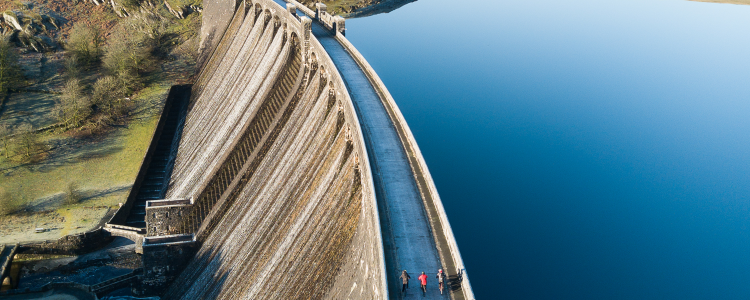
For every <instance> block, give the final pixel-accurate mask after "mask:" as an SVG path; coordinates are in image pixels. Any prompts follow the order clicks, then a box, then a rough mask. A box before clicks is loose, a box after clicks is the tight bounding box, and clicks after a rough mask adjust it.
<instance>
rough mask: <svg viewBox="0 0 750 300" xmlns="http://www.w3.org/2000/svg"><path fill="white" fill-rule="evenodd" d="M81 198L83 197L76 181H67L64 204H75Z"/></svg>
mask: <svg viewBox="0 0 750 300" xmlns="http://www.w3.org/2000/svg"><path fill="white" fill-rule="evenodd" d="M81 199H83V194H82V193H81V191H80V187H79V186H78V183H76V182H71V183H68V186H67V187H66V188H65V198H64V202H65V204H66V205H72V204H77V203H78V202H81Z"/></svg>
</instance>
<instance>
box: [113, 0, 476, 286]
mask: <svg viewBox="0 0 750 300" xmlns="http://www.w3.org/2000/svg"><path fill="white" fill-rule="evenodd" d="M204 5H205V11H204V16H203V18H204V22H203V23H204V28H203V29H202V30H203V31H202V37H203V40H202V45H203V50H202V51H203V52H202V53H204V54H205V55H204V58H205V59H204V60H203V62H202V67H201V69H200V71H199V73H198V75H197V77H196V79H195V82H194V84H193V85H192V86H175V87H173V88H172V90H171V91H170V94H169V96H168V99H167V104H166V106H165V109H164V113H163V115H162V119H161V120H160V121H159V125H157V132H156V133H155V134H154V138H153V140H152V144H151V146H150V148H149V150H148V151H149V152H148V153H147V155H146V158H145V159H144V163H143V165H142V167H141V171H140V172H139V175H138V179H137V180H136V183H135V184H134V188H133V191H132V192H131V194H130V196H129V198H128V201H127V203H125V204H124V205H123V207H122V208H121V209H120V210H119V211H118V212H117V213H116V214H115V216H114V217H113V218H112V220H111V221H110V222H109V223H108V224H107V225H106V226H105V231H107V232H109V233H110V234H111V235H113V236H122V237H126V238H129V239H131V240H134V241H135V242H136V252H138V253H141V254H142V256H141V257H142V260H143V274H142V275H140V277H139V280H138V282H139V283H138V285H139V286H138V287H137V290H139V293H140V294H142V295H160V296H162V297H163V298H165V299H386V298H391V299H412V298H413V299H416V298H422V297H423V295H422V292H421V291H420V290H419V283H418V282H417V277H418V276H419V274H420V272H422V271H424V272H425V273H427V275H428V276H429V279H428V290H427V293H426V294H425V295H424V296H426V297H428V298H429V299H473V298H474V296H473V293H472V291H471V286H470V284H469V279H468V275H467V273H466V270H465V268H464V265H463V262H462V260H461V256H460V252H459V251H458V247H457V245H456V242H455V239H454V237H453V233H452V231H451V228H450V224H449V222H448V220H447V216H446V214H445V211H444V209H443V206H442V203H441V202H440V197H439V195H438V193H437V189H436V188H435V185H434V183H433V181H432V178H431V176H430V174H429V171H428V169H427V166H426V163H425V162H424V159H423V157H422V155H421V153H420V152H419V148H418V147H417V144H416V141H415V140H414V137H413V136H412V134H411V132H410V130H409V128H408V126H407V124H406V121H405V120H404V118H403V116H402V115H401V113H400V111H399V110H398V107H397V106H396V103H395V101H394V100H393V98H392V97H391V95H390V94H389V93H388V91H387V89H386V88H385V86H384V85H383V83H382V81H381V80H380V78H378V76H377V74H375V72H374V70H373V69H372V68H371V67H370V65H369V64H368V63H367V61H366V60H365V59H364V58H363V57H362V55H361V54H359V52H358V51H357V50H356V49H355V48H354V46H352V45H351V43H349V42H348V40H346V38H345V37H344V33H345V30H346V28H345V21H344V19H343V18H341V17H337V16H332V15H330V14H328V13H327V12H326V7H325V5H323V4H318V5H317V6H316V10H315V11H313V10H310V9H308V8H307V7H304V6H302V5H301V4H299V3H297V2H295V1H292V0H290V1H289V3H287V2H284V1H281V0H277V1H271V0H245V1H239V2H235V0H214V1H210V2H209V1H206V2H205V4H204ZM440 268H442V269H443V270H445V272H446V273H447V275H448V282H447V284H446V292H445V293H444V294H442V295H441V293H440V291H439V290H438V289H437V280H436V279H435V276H436V275H435V274H436V272H437V270H438V269H440ZM404 269H406V270H408V272H409V273H410V275H411V277H412V283H411V284H410V289H409V291H408V292H407V293H401V280H400V279H399V278H398V277H399V276H400V274H401V270H404Z"/></svg>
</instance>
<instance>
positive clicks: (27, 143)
mask: <svg viewBox="0 0 750 300" xmlns="http://www.w3.org/2000/svg"><path fill="white" fill-rule="evenodd" d="M20 130H21V132H20V133H19V134H18V136H17V137H16V139H17V140H18V141H17V143H16V147H17V148H18V150H16V152H17V153H19V154H21V155H22V156H23V158H24V160H27V161H28V160H31V159H32V158H33V156H34V155H35V154H37V153H38V152H40V151H44V148H45V144H44V143H43V142H42V141H40V140H39V135H37V134H36V132H34V129H33V127H32V126H31V124H28V123H27V124H23V125H21V127H20Z"/></svg>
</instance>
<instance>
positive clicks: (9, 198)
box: [0, 189, 23, 217]
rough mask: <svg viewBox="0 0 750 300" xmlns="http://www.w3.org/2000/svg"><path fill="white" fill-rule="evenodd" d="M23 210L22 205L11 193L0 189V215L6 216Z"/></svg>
mask: <svg viewBox="0 0 750 300" xmlns="http://www.w3.org/2000/svg"><path fill="white" fill-rule="evenodd" d="M21 210H23V205H21V201H19V200H18V198H16V197H14V196H13V194H11V193H9V192H7V191H5V190H3V189H0V217H2V216H8V215H12V214H15V213H18V212H20V211H21Z"/></svg>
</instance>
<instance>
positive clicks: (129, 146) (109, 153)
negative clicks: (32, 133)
mask: <svg viewBox="0 0 750 300" xmlns="http://www.w3.org/2000/svg"><path fill="white" fill-rule="evenodd" d="M167 90H168V85H164V84H161V85H160V84H156V85H153V86H152V87H149V88H147V89H145V90H143V91H142V93H140V94H139V97H138V98H136V99H134V100H135V101H139V102H141V104H142V107H143V109H141V110H139V111H138V112H137V113H136V114H135V115H134V116H133V118H132V120H131V121H130V122H129V123H128V125H127V126H123V127H121V128H114V129H112V130H111V131H110V132H108V133H106V134H104V135H102V136H92V137H87V138H80V137H72V136H68V135H66V134H59V133H47V134H44V137H43V138H44V140H45V141H46V142H47V144H49V145H52V148H51V150H50V151H49V155H48V157H47V158H46V159H44V160H43V161H41V162H39V163H26V164H18V163H14V162H12V161H8V160H4V161H3V162H0V178H2V179H1V180H0V189H2V190H5V191H7V192H9V193H10V194H11V195H12V197H14V198H16V199H20V200H21V201H22V202H24V203H26V211H24V212H21V213H18V214H15V215H11V216H6V217H0V233H1V234H0V243H13V242H19V241H32V240H46V239H56V238H59V237H61V236H64V235H67V234H73V233H78V232H83V231H86V230H90V229H91V228H92V227H93V226H95V225H96V224H98V223H99V221H100V220H101V219H102V217H104V216H105V214H106V213H107V212H108V211H109V210H114V209H117V207H118V203H120V202H124V201H125V199H126V197H127V195H128V193H129V191H130V187H131V185H132V184H133V181H134V180H135V176H136V175H137V173H138V169H139V168H140V164H141V161H142V159H143V156H144V154H145V153H146V149H147V147H148V145H149V142H150V141H151V136H152V134H153V130H154V128H155V126H156V122H157V121H158V114H159V113H160V107H161V105H162V103H163V100H164V98H165V97H166V92H167ZM71 183H75V184H77V185H78V187H79V192H80V194H81V201H80V202H79V203H77V204H67V205H66V204H64V198H65V197H64V195H65V192H64V191H65V190H66V189H67V187H68V185H69V184H71ZM35 228H46V229H49V231H47V232H45V233H40V234H35V233H34V229H35Z"/></svg>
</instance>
